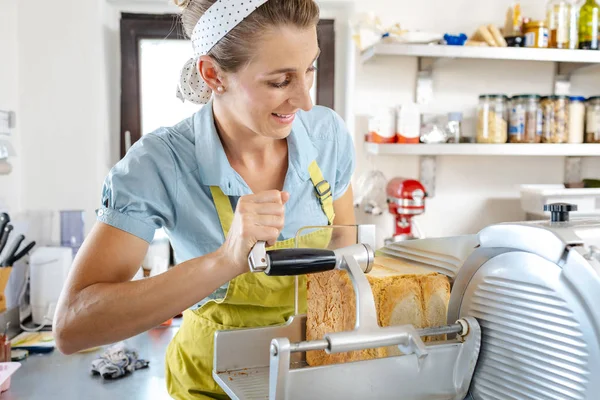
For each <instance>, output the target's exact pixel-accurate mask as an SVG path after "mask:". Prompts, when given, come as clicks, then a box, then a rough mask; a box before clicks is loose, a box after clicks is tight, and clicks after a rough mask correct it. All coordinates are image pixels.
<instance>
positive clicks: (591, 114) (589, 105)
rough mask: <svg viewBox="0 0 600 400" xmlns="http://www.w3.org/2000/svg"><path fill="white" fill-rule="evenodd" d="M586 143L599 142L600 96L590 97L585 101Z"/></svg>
mask: <svg viewBox="0 0 600 400" xmlns="http://www.w3.org/2000/svg"><path fill="white" fill-rule="evenodd" d="M586 109H587V110H586V112H587V122H586V128H585V132H586V134H585V141H586V143H600V96H594V97H590V98H589V99H588V100H587V102H586Z"/></svg>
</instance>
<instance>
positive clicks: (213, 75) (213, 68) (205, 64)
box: [198, 55, 225, 93]
mask: <svg viewBox="0 0 600 400" xmlns="http://www.w3.org/2000/svg"><path fill="white" fill-rule="evenodd" d="M198 71H199V72H200V76H202V79H204V82H206V84H207V85H208V87H210V88H211V90H212V91H213V92H214V93H223V92H224V91H225V88H224V86H223V80H222V75H223V74H222V73H221V70H220V69H219V66H218V65H217V64H216V63H215V61H214V60H213V59H212V58H211V57H210V56H206V55H204V56H200V58H199V59H198Z"/></svg>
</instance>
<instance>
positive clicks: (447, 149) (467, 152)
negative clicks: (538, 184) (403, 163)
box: [365, 143, 600, 157]
mask: <svg viewBox="0 0 600 400" xmlns="http://www.w3.org/2000/svg"><path fill="white" fill-rule="evenodd" d="M365 148H366V150H367V152H368V153H370V154H373V155H416V156H443V155H447V156H550V157H552V156H554V157H561V156H566V157H587V156H600V144H596V143H584V144H554V143H541V144H528V143H507V144H470V143H460V144H453V143H443V144H377V143H365Z"/></svg>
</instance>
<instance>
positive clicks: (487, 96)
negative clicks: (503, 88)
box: [479, 94, 508, 100]
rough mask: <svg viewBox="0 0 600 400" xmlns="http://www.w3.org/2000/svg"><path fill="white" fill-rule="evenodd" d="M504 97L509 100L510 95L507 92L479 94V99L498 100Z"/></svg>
mask: <svg viewBox="0 0 600 400" xmlns="http://www.w3.org/2000/svg"><path fill="white" fill-rule="evenodd" d="M498 99H504V100H508V96H507V95H505V94H482V95H481V96H479V100H498Z"/></svg>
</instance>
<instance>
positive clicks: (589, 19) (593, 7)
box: [579, 0, 600, 50]
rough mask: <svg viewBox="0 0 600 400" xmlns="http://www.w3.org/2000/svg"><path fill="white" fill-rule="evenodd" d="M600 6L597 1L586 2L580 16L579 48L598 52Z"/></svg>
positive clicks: (589, 0)
mask: <svg viewBox="0 0 600 400" xmlns="http://www.w3.org/2000/svg"><path fill="white" fill-rule="evenodd" d="M599 21H600V6H599V5H598V3H596V0H586V2H585V4H584V5H583V6H582V7H581V11H580V14H579V48H580V49H583V50H598V36H599V35H600V24H599Z"/></svg>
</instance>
